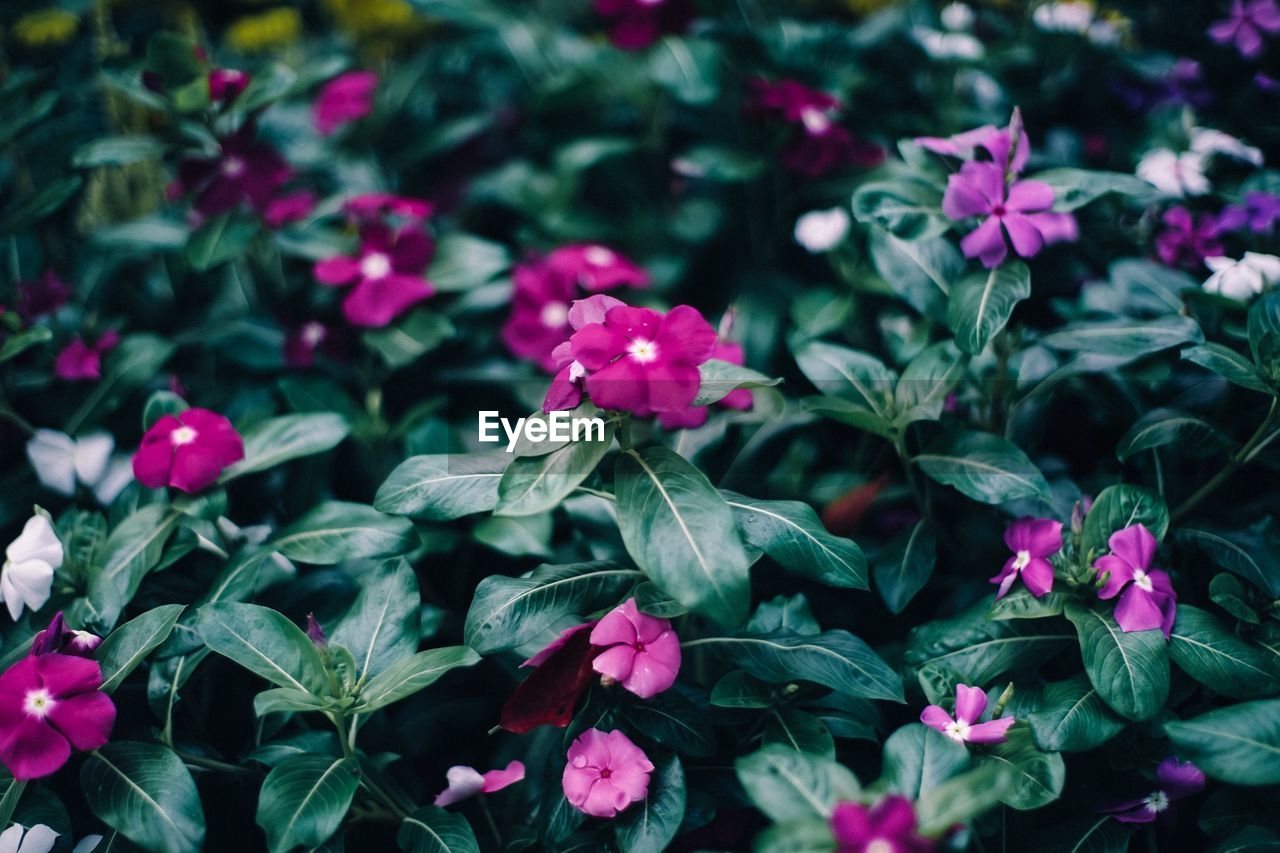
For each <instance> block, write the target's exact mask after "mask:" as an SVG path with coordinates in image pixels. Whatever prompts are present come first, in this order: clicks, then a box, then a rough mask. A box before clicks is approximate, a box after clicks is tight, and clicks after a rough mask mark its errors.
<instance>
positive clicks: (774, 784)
mask: <svg viewBox="0 0 1280 853" xmlns="http://www.w3.org/2000/svg"><path fill="white" fill-rule="evenodd" d="M735 767H736V768H737V771H738V781H740V782H741V783H742V787H743V788H746V790H747V796H748V797H750V798H751V801H752V802H753V803H755V805H756V807H757V808H759V809H760V811H762V812H764V813H765V815H767V816H768V817H769V819H770V820H773V821H776V822H779V823H782V822H785V821H794V820H804V819H807V818H812V817H820V818H826V817H829V816H830V814H831V809H832V807H834V806H835V804H836V803H837V802H838V801H840V800H852V799H856V798H857V796H858V791H859V785H858V780H857V779H856V778H855V777H854V775H853V774H852V773H850V772H849V771H848V770H847V769H845V768H844V767H842V766H841V765H839V764H837V763H835V762H834V761H832V760H831V759H829V758H820V757H819V756H816V755H809V754H807V753H803V752H798V751H796V750H794V749H790V748H788V747H785V746H782V745H780V744H773V745H771V746H766V747H764V748H763V749H760V750H759V751H757V752H753V753H751V754H750V755H744V756H742V757H741V758H739V759H738V760H737V762H736V763H735Z"/></svg>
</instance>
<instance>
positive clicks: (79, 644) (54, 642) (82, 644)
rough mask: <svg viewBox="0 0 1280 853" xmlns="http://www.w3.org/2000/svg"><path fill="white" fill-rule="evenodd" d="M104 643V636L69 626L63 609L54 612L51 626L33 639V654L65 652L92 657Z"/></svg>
mask: <svg viewBox="0 0 1280 853" xmlns="http://www.w3.org/2000/svg"><path fill="white" fill-rule="evenodd" d="M100 645H102V638H101V637H99V636H98V635H97V634H93V633H90V632H89V631H75V630H72V629H71V628H68V627H67V622H66V620H65V619H64V618H63V617H62V611H61V610H59V611H58V612H57V613H55V614H54V616H53V619H51V620H50V621H49V627H48V628H45V629H44V630H43V631H40V632H39V633H37V634H36V636H35V638H34V639H33V640H32V641H31V654H33V655H47V654H64V655H73V656H75V657H81V658H87V657H92V656H93V652H94V650H96V649H97V648H98V646H100Z"/></svg>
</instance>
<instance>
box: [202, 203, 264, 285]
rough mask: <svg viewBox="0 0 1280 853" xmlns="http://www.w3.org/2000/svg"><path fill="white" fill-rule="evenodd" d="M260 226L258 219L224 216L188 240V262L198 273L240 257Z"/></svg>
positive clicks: (203, 227)
mask: <svg viewBox="0 0 1280 853" xmlns="http://www.w3.org/2000/svg"><path fill="white" fill-rule="evenodd" d="M260 228H261V226H260V225H259V223H258V220H257V219H251V218H248V217H244V216H238V215H236V214H234V213H224V214H223V215H222V216H215V217H214V218H213V219H210V220H209V221H208V222H206V223H204V224H203V225H201V226H200V227H199V228H198V229H196V231H195V232H193V233H192V235H191V239H190V240H188V241H187V261H188V262H190V264H191V266H192V267H193V268H194V269H195V270H196V271H197V272H205V271H206V270H210V269H213V268H214V267H216V266H218V265H219V264H224V263H226V262H227V261H232V260H235V259H236V258H241V257H243V256H244V255H245V254H246V253H247V252H248V249H249V243H250V242H252V241H253V238H254V237H255V236H256V235H257V234H258V231H259V229H260Z"/></svg>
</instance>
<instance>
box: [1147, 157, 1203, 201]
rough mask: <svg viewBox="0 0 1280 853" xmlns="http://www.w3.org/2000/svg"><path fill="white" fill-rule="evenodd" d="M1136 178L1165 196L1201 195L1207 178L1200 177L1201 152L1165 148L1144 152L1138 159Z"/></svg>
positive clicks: (1201, 167)
mask: <svg viewBox="0 0 1280 853" xmlns="http://www.w3.org/2000/svg"><path fill="white" fill-rule="evenodd" d="M1137 173H1138V177H1139V178H1142V180H1144V181H1146V182H1147V183H1149V184H1151V185H1152V186H1154V187H1155V188H1156V189H1158V190H1160V191H1161V192H1163V193H1165V194H1167V195H1174V196H1184V195H1204V194H1205V193H1207V192H1208V191H1209V179H1208V178H1206V177H1205V176H1204V155H1203V154H1199V153H1197V152H1195V151H1187V152H1185V153H1182V154H1177V153H1174V152H1173V151H1170V150H1169V149H1168V148H1157V149H1155V150H1154V151H1148V152H1147V153H1146V154H1144V155H1143V157H1142V160H1141V161H1139V162H1138V169H1137Z"/></svg>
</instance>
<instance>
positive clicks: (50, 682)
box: [0, 653, 116, 780]
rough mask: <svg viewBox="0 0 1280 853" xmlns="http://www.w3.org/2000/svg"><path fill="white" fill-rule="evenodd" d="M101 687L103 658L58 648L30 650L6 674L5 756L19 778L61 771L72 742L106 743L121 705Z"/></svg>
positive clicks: (2, 706)
mask: <svg viewBox="0 0 1280 853" xmlns="http://www.w3.org/2000/svg"><path fill="white" fill-rule="evenodd" d="M101 686H102V668H101V667H100V666H99V665H98V662H97V661H93V660H89V659H87V658H81V657H73V656H71V655H63V654H57V653H50V654H42V655H30V656H28V657H25V658H23V659H22V660H20V661H18V662H17V663H15V664H14V665H13V666H11V667H9V669H8V670H6V671H5V673H4V674H3V675H0V761H3V762H4V764H5V766H6V767H8V768H9V772H10V773H12V774H13V777H14V778H15V779H19V780H28V779H39V778H40V777H42V776H48V775H50V774H52V773H54V772H56V771H57V770H58V769H59V768H61V767H62V765H64V764H66V763H67V759H69V758H70V757H71V749H72V747H74V748H76V749H79V750H85V751H87V750H91V749H97V748H98V747H100V746H103V745H104V744H106V742H107V740H108V739H109V738H110V737H111V728H112V726H113V725H114V724H115V721H116V706H115V705H114V704H113V703H112V701H111V698H110V697H109V696H107V695H106V694H105V693H102V692H100V691H99V690H98V688H99V687H101Z"/></svg>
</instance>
